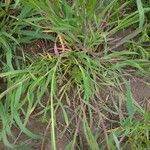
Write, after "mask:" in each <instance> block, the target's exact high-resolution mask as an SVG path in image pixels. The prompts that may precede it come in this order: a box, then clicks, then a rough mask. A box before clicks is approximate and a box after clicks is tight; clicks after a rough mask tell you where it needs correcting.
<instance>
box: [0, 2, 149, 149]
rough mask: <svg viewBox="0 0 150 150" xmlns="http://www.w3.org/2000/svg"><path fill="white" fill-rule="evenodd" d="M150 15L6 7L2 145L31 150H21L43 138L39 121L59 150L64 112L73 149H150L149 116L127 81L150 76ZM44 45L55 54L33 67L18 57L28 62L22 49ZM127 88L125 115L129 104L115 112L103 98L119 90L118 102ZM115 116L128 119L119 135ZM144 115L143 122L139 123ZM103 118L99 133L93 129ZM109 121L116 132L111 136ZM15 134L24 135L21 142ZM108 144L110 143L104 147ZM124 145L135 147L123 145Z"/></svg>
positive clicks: (0, 27) (99, 8)
mask: <svg viewBox="0 0 150 150" xmlns="http://www.w3.org/2000/svg"><path fill="white" fill-rule="evenodd" d="M132 3H133V6H132V7H134V9H132V8H131V6H130V5H131V4H132ZM134 5H136V7H135V6H134ZM149 11H150V7H149V3H148V2H143V1H141V0H137V1H134V2H133V1H131V0H129V1H125V2H123V1H121V2H120V1H118V0H112V1H110V0H108V1H103V0H88V1H87V0H75V1H71V0H15V1H9V0H5V1H2V2H0V50H2V54H1V58H2V65H3V66H4V69H3V70H2V69H0V70H1V73H0V78H1V79H3V80H4V81H6V89H3V90H2V92H1V93H0V122H1V128H0V140H1V141H2V142H3V143H4V144H5V145H6V146H7V147H9V148H11V149H22V148H23V147H26V146H28V145H27V143H26V142H23V144H21V145H19V146H18V145H17V144H16V141H17V139H19V136H20V134H25V135H26V136H27V137H29V138H31V139H41V138H43V135H42V133H33V132H32V131H30V129H28V122H29V119H30V118H31V117H32V115H33V114H34V115H35V116H37V117H38V118H39V120H42V121H43V122H46V123H48V126H50V134H49V135H50V137H51V138H50V142H51V149H54V150H56V149H57V131H56V129H57V119H58V118H57V111H58V110H61V112H62V115H63V119H64V122H65V123H64V131H63V132H62V134H63V133H64V132H65V131H66V130H67V129H68V130H70V128H72V127H73V129H72V131H70V133H71V138H70V141H69V142H68V145H67V146H66V149H74V148H77V149H82V148H83V147H84V139H85V140H86V144H87V145H88V147H89V148H90V149H93V150H98V149H100V148H101V149H103V147H104V148H105V149H106V148H107V149H124V148H125V147H126V146H129V147H130V148H131V149H144V148H148V147H149V135H148V134H149V133H148V132H149V125H148V124H149V117H148V114H147V112H145V111H144V110H143V108H138V107H137V104H136V105H135V101H134V99H133V96H132V92H131V88H130V85H129V84H127V83H126V80H124V78H125V76H126V75H137V74H138V75H145V76H150V67H149V65H150V51H149V50H150V48H149V47H148V46H147V47H145V44H144V43H146V42H149V40H150V37H149V27H150V26H149V21H148V15H149ZM128 29H131V31H130V33H128ZM124 31H125V32H124ZM126 32H127V33H126ZM122 34H123V35H122ZM124 34H125V35H124ZM120 36H121V37H120ZM37 39H45V40H47V41H48V42H50V41H51V43H52V45H50V46H51V47H50V52H49V51H46V52H45V53H41V54H37V55H34V56H29V59H30V61H29V62H28V63H26V61H24V62H23V63H22V64H23V65H22V64H20V59H22V60H23V59H24V58H22V56H17V53H16V51H17V50H19V51H22V53H23V55H25V57H26V52H25V51H26V49H23V50H22V49H21V48H20V47H21V46H22V45H24V44H29V43H32V42H33V41H34V40H37ZM51 50H52V51H51ZM29 55H30V54H29ZM18 57H19V60H18ZM15 62H17V63H15ZM16 64H19V65H16ZM18 66H19V67H18ZM22 66H23V67H22ZM122 81H125V85H127V86H126V97H125V99H126V113H125V114H124V113H123V112H122V110H121V108H120V105H121V104H122V103H123V99H122V98H120V97H119V98H117V99H116V96H114V97H111V100H112V103H113V104H114V106H113V105H112V106H111V107H113V109H116V110H115V111H114V110H111V108H109V106H107V105H106V106H105V102H103V101H102V99H101V98H100V97H101V95H100V93H101V91H102V90H103V89H107V88H108V89H109V88H112V87H113V88H114V89H116V91H117V94H116V95H118V96H120V95H119V94H120V92H122V94H123V91H122V86H121V85H122V84H123V83H122ZM106 92H109V91H106ZM111 94H112V93H111V92H110V93H108V97H107V98H109V97H110V95H111ZM109 100H110V99H109ZM115 100H117V103H115ZM99 101H100V102H99ZM99 103H100V104H99ZM118 103H119V106H117V104H118ZM104 106H105V107H104ZM105 111H106V113H104V112H105ZM70 112H72V113H71V114H73V116H70ZM107 113H111V115H113V114H115V115H116V114H117V115H118V116H119V117H120V116H121V117H120V118H119V120H116V121H115V122H116V124H117V127H116V124H115V125H113V124H112V122H111V120H110V119H108V116H107ZM136 114H139V116H141V118H142V119H137V118H136ZM96 116H98V120H97V122H98V124H99V126H98V132H97V133H96V132H95V131H94V130H93V129H92V125H91V124H92V123H93V121H94V119H95V117H96ZM105 119H106V120H107V121H108V122H109V121H110V122H109V123H110V124H112V128H113V127H114V126H115V127H116V128H114V129H110V130H108V131H107V128H106V127H105V125H104V123H103V121H106V120H105ZM14 127H16V128H17V129H18V130H19V131H20V134H19V136H18V137H17V139H15V138H16V137H15V136H14V133H13V128H14ZM100 127H101V130H102V131H100V130H99V129H100ZM80 128H83V135H82V136H81V135H80V130H82V129H80ZM103 132H104V133H103ZM104 134H105V135H104ZM101 136H102V137H105V138H104V139H103V140H99V138H100V137H101ZM124 139H127V140H125V141H124V142H122V141H123V140H124ZM135 139H136V140H135ZM82 140H83V141H82ZM12 141H15V142H14V143H13V142H12ZM99 141H101V143H100V142H99ZM28 148H29V147H28Z"/></svg>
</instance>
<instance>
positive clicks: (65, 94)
mask: <svg viewBox="0 0 150 150" xmlns="http://www.w3.org/2000/svg"><path fill="white" fill-rule="evenodd" d="M134 54H135V53H132V52H128V55H127V57H125V56H124V53H123V52H122V53H117V52H116V53H113V54H110V55H107V56H106V57H103V58H101V59H99V58H94V57H92V56H91V55H88V54H87V53H84V52H68V53H62V54H61V55H59V56H52V55H50V54H46V55H44V54H43V55H41V56H40V57H38V58H35V60H34V61H33V63H32V64H31V65H30V66H29V67H27V68H26V69H24V70H16V71H10V72H7V73H3V74H1V75H0V77H3V78H8V77H9V86H8V88H7V90H6V91H4V92H3V93H1V94H0V99H5V97H7V98H6V99H5V100H4V102H5V105H3V104H2V102H1V107H2V110H3V111H4V112H3V113H6V114H8V116H10V117H9V118H7V122H5V121H3V122H2V124H3V125H4V127H5V126H7V128H8V131H9V132H8V131H7V130H5V129H6V128H3V130H2V132H3V133H4V134H2V136H1V138H2V139H3V138H5V139H3V140H6V135H7V134H8V135H10V134H11V133H10V132H11V127H12V125H13V124H14V122H15V124H16V125H17V126H18V127H19V128H20V130H21V131H22V132H23V133H25V134H26V135H27V136H29V137H31V138H36V137H38V136H36V135H34V134H33V133H31V131H29V130H28V129H26V128H25V126H26V124H27V122H28V119H29V117H30V116H31V115H32V113H33V112H34V111H35V109H36V108H37V107H41V108H42V110H41V111H40V112H37V114H41V115H43V117H44V118H45V119H46V120H47V121H48V120H50V122H51V134H52V135H51V138H52V139H51V142H52V143H53V148H54V149H55V147H56V143H55V140H56V137H55V126H56V122H55V121H56V119H57V118H56V111H57V109H58V108H60V109H62V112H63V115H64V120H65V123H66V126H69V121H70V118H69V116H68V114H67V111H66V108H65V104H66V103H67V105H68V107H71V104H72V103H76V105H77V108H74V110H73V111H75V112H77V116H78V115H79V114H80V113H81V114H82V113H83V114H84V117H83V119H84V120H85V119H86V120H88V119H87V118H88V117H87V116H86V115H87V114H91V112H92V108H91V107H92V99H93V98H94V97H95V94H96V93H97V92H98V91H99V90H100V89H101V88H102V87H104V86H106V85H107V86H113V87H117V83H115V82H116V81H117V80H120V79H121V78H122V74H121V70H122V69H123V68H124V67H126V66H131V67H133V68H138V69H140V71H144V69H142V67H140V65H139V64H138V63H136V62H134V61H133V60H129V55H131V56H132V55H134ZM118 59H119V62H118V63H116V62H115V63H114V61H115V60H116V61H117V60H118ZM127 59H128V60H127ZM130 63H131V64H130ZM73 91H75V92H73ZM70 93H72V94H71V96H72V97H75V99H74V100H73V101H72V100H71V99H70V98H71V97H69V95H70ZM44 95H47V99H46V102H45V101H44V100H43V96H44ZM82 109H83V110H84V111H83V112H82V111H81V110H82ZM85 112H86V113H85ZM3 113H2V114H3ZM20 114H22V115H20ZM48 114H50V116H49V115H48ZM1 117H2V116H1ZM90 117H92V114H91V115H90ZM45 119H44V120H45ZM81 119H82V117H81ZM91 119H92V118H91ZM85 128H86V129H85V130H86V131H87V130H88V131H89V127H88V126H87V125H86V124H85ZM88 131H87V132H88ZM90 132H91V131H90ZM91 134H92V133H91ZM4 135H5V136H4ZM86 136H89V135H86ZM91 136H92V135H91ZM88 138H89V137H88ZM75 139H76V136H75ZM87 141H88V142H89V139H87ZM5 143H6V142H5ZM89 144H90V143H89ZM9 145H10V144H9ZM9 145H8V146H9ZM73 145H75V141H74V142H73ZM11 147H12V146H11Z"/></svg>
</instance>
